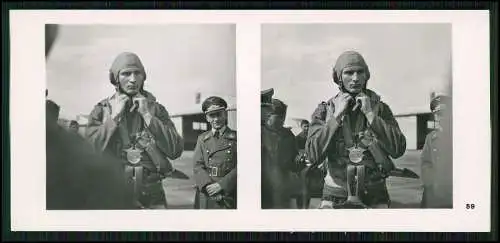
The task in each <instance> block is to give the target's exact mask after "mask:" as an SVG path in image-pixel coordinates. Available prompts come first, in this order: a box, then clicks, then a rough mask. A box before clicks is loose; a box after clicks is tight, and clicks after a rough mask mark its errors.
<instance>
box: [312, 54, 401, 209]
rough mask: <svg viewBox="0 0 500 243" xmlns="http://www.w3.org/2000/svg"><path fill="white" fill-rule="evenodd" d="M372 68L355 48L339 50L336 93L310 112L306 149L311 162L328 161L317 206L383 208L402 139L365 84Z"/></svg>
mask: <svg viewBox="0 0 500 243" xmlns="http://www.w3.org/2000/svg"><path fill="white" fill-rule="evenodd" d="M369 79H370V71H369V69H368V66H367V64H366V62H365V60H364V58H363V57H362V56H361V54H359V53H358V52H355V51H346V52H344V53H342V54H341V55H340V56H339V58H338V59H337V62H336V64H335V66H334V68H333V80H334V82H335V83H336V84H337V85H338V86H339V89H340V92H338V93H337V94H336V95H335V96H333V97H332V98H331V99H329V100H328V101H326V102H322V103H321V104H319V105H318V107H317V108H316V110H315V111H314V113H313V115H312V122H311V127H310V129H309V133H308V138H307V141H306V153H307V155H308V157H309V159H310V160H311V162H312V163H313V164H319V163H321V162H323V161H324V160H325V159H327V161H326V163H325V166H326V169H327V175H326V176H325V184H324V187H323V197H322V201H321V205H320V208H337V207H351V206H355V207H356V208H357V207H365V208H366V207H369V208H387V207H389V204H390V198H389V194H388V191H387V186H386V184H385V182H386V181H385V179H386V177H387V176H388V175H387V174H388V172H389V171H391V170H392V169H393V167H394V164H393V163H392V160H391V158H390V157H392V158H399V157H401V156H402V155H403V154H404V152H405V149H406V138H405V136H404V135H403V133H402V132H401V130H400V128H399V125H398V123H397V121H396V120H395V118H394V116H393V114H392V112H391V110H390V108H389V106H388V105H387V104H385V103H384V102H382V101H381V99H380V96H379V95H378V94H377V93H375V92H374V91H372V90H370V89H368V88H367V87H366V84H367V81H368V80H369Z"/></svg>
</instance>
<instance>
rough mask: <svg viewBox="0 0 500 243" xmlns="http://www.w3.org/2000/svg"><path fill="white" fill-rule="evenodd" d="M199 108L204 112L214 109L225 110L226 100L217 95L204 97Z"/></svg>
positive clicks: (214, 110) (213, 110)
mask: <svg viewBox="0 0 500 243" xmlns="http://www.w3.org/2000/svg"><path fill="white" fill-rule="evenodd" d="M201 109H202V110H203V112H204V113H205V114H208V113H211V112H216V111H221V110H226V109H227V102H226V101H225V100H224V99H222V98H221V97H218V96H211V97H208V98H207V99H205V101H203V104H202V105H201Z"/></svg>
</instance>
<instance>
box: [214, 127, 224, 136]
mask: <svg viewBox="0 0 500 243" xmlns="http://www.w3.org/2000/svg"><path fill="white" fill-rule="evenodd" d="M226 130H227V126H223V127H222V128H221V129H219V136H220V135H222V134H224V132H225V131H226ZM216 131H217V130H215V129H213V128H212V133H211V134H212V136H213V135H214V134H215V132H216Z"/></svg>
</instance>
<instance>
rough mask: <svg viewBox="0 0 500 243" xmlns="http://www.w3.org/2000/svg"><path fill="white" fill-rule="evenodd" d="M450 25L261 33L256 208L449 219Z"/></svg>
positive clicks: (290, 28)
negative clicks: (377, 211)
mask: <svg viewBox="0 0 500 243" xmlns="http://www.w3.org/2000/svg"><path fill="white" fill-rule="evenodd" d="M451 30H452V29H451V24H446V23H442V24H441V23H440V24H411V23H410V24H397V23H387V24H370V23H366V24H365V23H356V24H264V25H263V26H262V66H261V67H262V91H261V110H262V112H261V113H262V116H261V124H262V125H261V130H262V154H261V156H262V175H263V177H262V185H261V186H262V198H261V202H262V208H263V209H292V208H297V209H313V208H314V209H317V208H320V209H346V208H350V209H356V208H361V209H365V208H453V159H452V158H453V157H452V154H453V143H452V142H453V139H452V117H453V116H452V106H451V105H452V102H451V101H452V89H451V88H452V85H451V83H452V73H451V71H452V63H451V62H452V45H451V44H452V42H451V40H452V39H451V34H452V31H451Z"/></svg>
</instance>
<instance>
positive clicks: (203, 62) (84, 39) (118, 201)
mask: <svg viewBox="0 0 500 243" xmlns="http://www.w3.org/2000/svg"><path fill="white" fill-rule="evenodd" d="M45 31H46V33H45V35H46V36H45V39H46V77H47V89H46V112H47V115H46V118H47V119H46V126H47V131H46V134H47V137H46V142H47V144H46V146H47V147H46V149H47V151H46V153H47V164H46V168H47V172H46V178H47V179H46V183H47V184H46V190H47V191H46V207H47V210H62V209H64V210H72V209H122V210H123V209H236V165H237V157H236V154H237V153H236V144H237V143H236V139H237V137H236V97H235V95H236V80H235V78H236V76H235V71H236V70H235V65H236V63H235V52H236V50H235V48H236V47H235V25H233V24H212V25H204V24H191V25H188V24H185V25H184V24H178V25H175V24H172V25H55V24H47V25H45Z"/></svg>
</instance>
